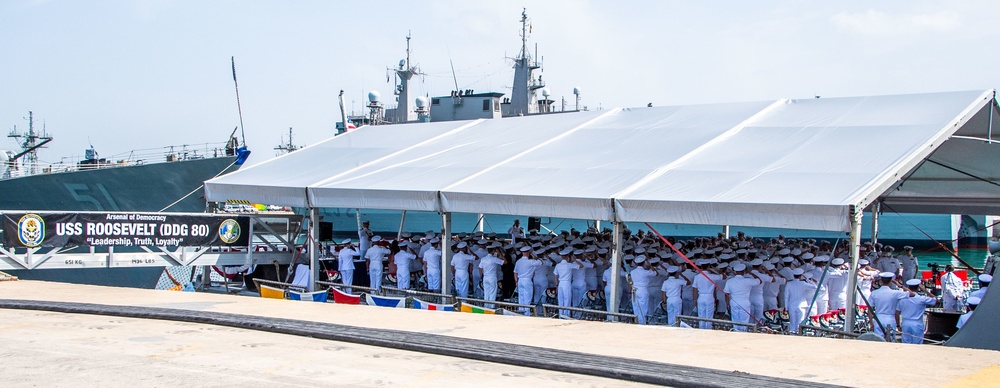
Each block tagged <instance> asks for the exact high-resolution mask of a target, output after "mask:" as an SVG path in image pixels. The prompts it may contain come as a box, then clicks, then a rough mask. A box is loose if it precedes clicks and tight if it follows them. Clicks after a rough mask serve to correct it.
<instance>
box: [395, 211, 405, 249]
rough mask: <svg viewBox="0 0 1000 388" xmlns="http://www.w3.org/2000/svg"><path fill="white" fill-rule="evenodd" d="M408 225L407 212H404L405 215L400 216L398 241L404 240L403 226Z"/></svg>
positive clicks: (397, 233)
mask: <svg viewBox="0 0 1000 388" xmlns="http://www.w3.org/2000/svg"><path fill="white" fill-rule="evenodd" d="M404 223H406V210H403V215H401V216H399V230H398V231H397V232H396V241H399V239H401V238H403V224H404Z"/></svg>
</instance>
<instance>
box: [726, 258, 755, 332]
mask: <svg viewBox="0 0 1000 388" xmlns="http://www.w3.org/2000/svg"><path fill="white" fill-rule="evenodd" d="M746 269H747V268H746V265H744V264H743V263H737V264H735V265H733V271H734V272H736V275H735V276H733V277H732V278H730V279H727V280H726V287H725V291H726V306H728V307H729V316H730V317H732V320H733V321H734V322H743V323H749V322H750V317H751V316H750V311H751V309H753V306H751V304H750V293H751V292H752V291H753V286H756V285H758V284H761V281H760V279H759V278H757V275H754V274H753V273H752V272H751V273H750V276H746V275H745V273H746ZM733 329H735V330H736V331H747V327H746V326H742V325H735V326H734V327H733Z"/></svg>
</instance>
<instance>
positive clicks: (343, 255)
mask: <svg viewBox="0 0 1000 388" xmlns="http://www.w3.org/2000/svg"><path fill="white" fill-rule="evenodd" d="M340 244H341V245H343V247H342V248H340V254H339V255H338V256H337V270H339V271H340V279H341V282H343V283H344V284H345V285H348V286H350V285H352V284H354V256H357V254H358V251H355V250H354V245H352V244H351V239H349V238H348V239H344V241H341V242H340ZM344 291H346V292H347V293H348V294H350V293H351V289H350V287H348V288H347V289H345V290H344Z"/></svg>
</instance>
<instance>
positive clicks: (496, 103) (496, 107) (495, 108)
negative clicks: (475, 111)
mask: <svg viewBox="0 0 1000 388" xmlns="http://www.w3.org/2000/svg"><path fill="white" fill-rule="evenodd" d="M493 111H494V112H499V111H500V100H498V99H493Z"/></svg>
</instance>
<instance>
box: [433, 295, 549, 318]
mask: <svg viewBox="0 0 1000 388" xmlns="http://www.w3.org/2000/svg"><path fill="white" fill-rule="evenodd" d="M453 299H455V301H458V302H463V303H465V304H469V305H473V306H476V307H482V308H487V309H504V310H507V311H510V312H512V313H514V314H518V315H525V314H524V313H525V312H527V313H528V314H527V315H528V316H532V317H536V316H538V306H534V305H530V304H519V303H512V302H503V301H489V300H485V299H475V298H463V297H460V296H456V297H453Z"/></svg>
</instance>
